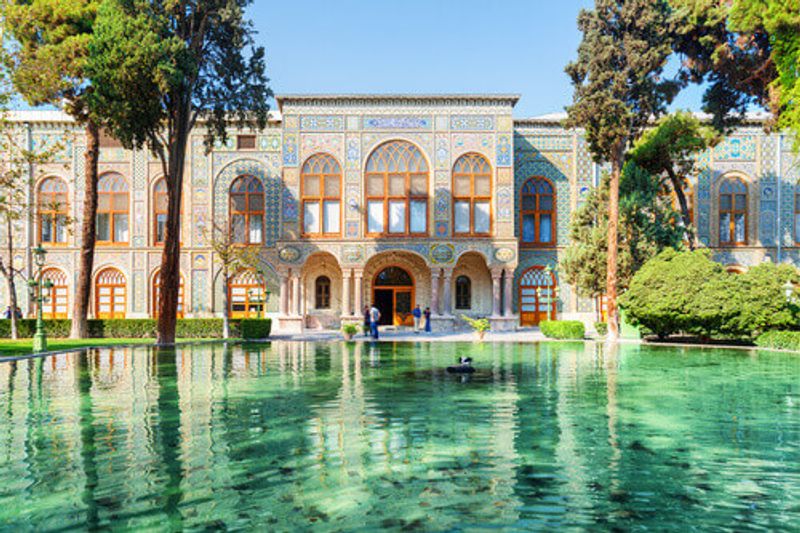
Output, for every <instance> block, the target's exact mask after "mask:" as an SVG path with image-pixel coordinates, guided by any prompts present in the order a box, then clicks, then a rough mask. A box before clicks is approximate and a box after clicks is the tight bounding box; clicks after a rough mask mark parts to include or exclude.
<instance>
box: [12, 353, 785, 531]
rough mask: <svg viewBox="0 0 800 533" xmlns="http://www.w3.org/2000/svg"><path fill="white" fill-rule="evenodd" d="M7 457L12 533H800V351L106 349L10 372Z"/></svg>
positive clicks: (31, 362)
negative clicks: (625, 532)
mask: <svg viewBox="0 0 800 533" xmlns="http://www.w3.org/2000/svg"><path fill="white" fill-rule="evenodd" d="M462 354H469V355H471V356H472V357H473V359H474V360H475V363H474V364H475V365H476V366H477V367H478V372H477V373H475V374H473V375H472V376H470V377H463V378H462V377H460V376H452V375H449V374H447V373H446V372H445V371H444V367H446V366H447V365H450V364H453V362H454V361H455V359H456V357H457V356H458V355H462ZM0 454H1V455H0V457H2V458H1V459H0V528H2V529H10V530H15V531H25V530H37V531H38V530H82V529H105V528H110V527H114V528H127V529H143V528H148V529H152V530H165V531H174V530H180V529H192V530H202V529H221V528H227V529H246V530H247V529H249V530H252V529H259V530H265V531H266V530H270V531H302V530H309V529H314V530H323V531H327V530H345V531H351V530H361V531H369V530H375V529H379V528H383V529H397V530H400V529H421V530H453V529H455V530H464V529H466V530H468V529H470V528H471V527H475V528H478V529H482V528H501V529H503V528H507V529H512V530H525V529H540V530H550V529H553V528H557V527H571V528H574V529H578V530H580V529H609V528H620V529H643V528H650V529H657V530H660V529H675V530H686V529H689V528H694V529H703V530H708V529H717V530H737V531H741V530H748V529H772V530H774V529H782V530H798V529H800V357H798V356H794V355H790V354H780V353H768V352H760V353H756V352H748V351H740V350H736V351H734V350H723V349H691V350H689V349H680V348H667V347H648V346H637V345H621V346H619V347H618V348H617V349H615V350H612V351H606V350H605V349H604V347H602V346H600V345H595V344H592V343H587V344H571V343H554V344H538V345H537V344H512V343H509V344H491V343H485V344H453V343H396V344H390V343H385V344H374V345H370V344H361V343H358V344H355V343H354V344H345V343H338V342H333V343H322V344H313V343H277V342H276V343H272V344H269V345H253V346H229V347H226V346H224V345H205V346H189V347H182V348H179V349H177V350H156V349H153V348H135V349H124V350H121V349H117V350H109V349H99V350H92V351H88V352H85V353H78V354H65V355H59V356H54V357H49V358H45V359H34V360H25V361H19V362H7V363H2V364H0Z"/></svg>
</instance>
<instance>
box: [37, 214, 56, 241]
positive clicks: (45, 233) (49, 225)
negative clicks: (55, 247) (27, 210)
mask: <svg viewBox="0 0 800 533" xmlns="http://www.w3.org/2000/svg"><path fill="white" fill-rule="evenodd" d="M39 223H40V224H41V225H42V242H53V217H52V216H51V215H42V216H41V218H40V219H39Z"/></svg>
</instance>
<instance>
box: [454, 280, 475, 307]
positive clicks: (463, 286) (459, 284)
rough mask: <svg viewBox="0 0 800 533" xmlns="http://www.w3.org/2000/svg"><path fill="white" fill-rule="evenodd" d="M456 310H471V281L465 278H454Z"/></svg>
mask: <svg viewBox="0 0 800 533" xmlns="http://www.w3.org/2000/svg"><path fill="white" fill-rule="evenodd" d="M456 309H472V280H470V279H469V278H468V277H467V276H458V277H457V278H456Z"/></svg>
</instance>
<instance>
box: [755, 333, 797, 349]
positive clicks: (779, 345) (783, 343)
mask: <svg viewBox="0 0 800 533" xmlns="http://www.w3.org/2000/svg"><path fill="white" fill-rule="evenodd" d="M756 346H759V347H761V348H772V349H774V350H793V351H795V352H800V331H779V330H774V331H767V332H766V333H762V334H761V335H759V336H758V338H756Z"/></svg>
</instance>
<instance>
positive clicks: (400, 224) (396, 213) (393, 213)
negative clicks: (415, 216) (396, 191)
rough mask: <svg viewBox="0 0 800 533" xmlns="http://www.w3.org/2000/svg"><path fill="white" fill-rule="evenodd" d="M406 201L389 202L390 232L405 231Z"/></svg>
mask: <svg viewBox="0 0 800 533" xmlns="http://www.w3.org/2000/svg"><path fill="white" fill-rule="evenodd" d="M405 231H406V203H405V202H404V201H400V202H389V233H405Z"/></svg>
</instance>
